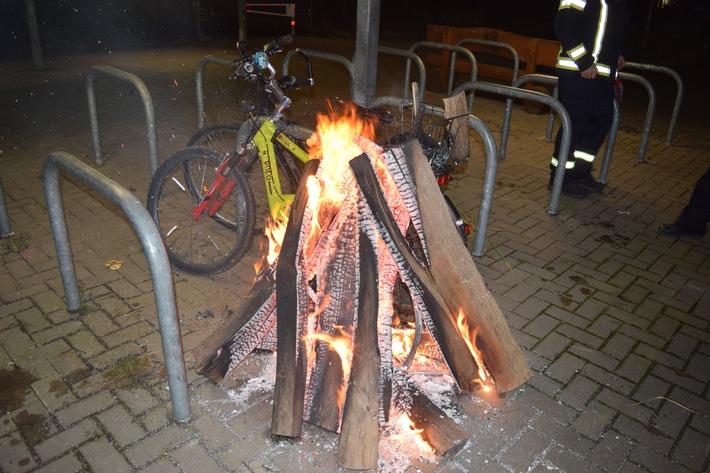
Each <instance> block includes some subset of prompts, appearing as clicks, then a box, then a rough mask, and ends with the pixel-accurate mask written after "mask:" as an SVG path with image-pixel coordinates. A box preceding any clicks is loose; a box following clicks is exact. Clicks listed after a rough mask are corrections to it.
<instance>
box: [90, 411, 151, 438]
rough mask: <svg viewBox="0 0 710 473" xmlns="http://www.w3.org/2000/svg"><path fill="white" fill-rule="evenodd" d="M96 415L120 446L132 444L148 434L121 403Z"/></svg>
mask: <svg viewBox="0 0 710 473" xmlns="http://www.w3.org/2000/svg"><path fill="white" fill-rule="evenodd" d="M96 417H97V418H98V419H99V421H100V422H101V424H102V425H103V427H104V429H106V431H108V433H109V435H110V436H111V437H112V438H113V441H114V442H115V443H116V444H117V445H118V446H119V447H125V446H127V445H129V444H132V443H133V442H136V441H137V440H139V439H141V438H143V437H144V436H145V434H146V433H145V431H144V430H143V428H142V427H141V426H140V425H139V424H138V422H137V421H136V420H134V419H133V417H132V416H131V414H130V413H129V412H128V411H127V410H126V409H125V408H124V407H123V406H121V405H116V406H113V407H112V408H110V409H108V410H106V411H104V412H101V413H100V414H98V415H97V416H96Z"/></svg>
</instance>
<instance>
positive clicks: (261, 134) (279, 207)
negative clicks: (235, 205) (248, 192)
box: [252, 120, 309, 220]
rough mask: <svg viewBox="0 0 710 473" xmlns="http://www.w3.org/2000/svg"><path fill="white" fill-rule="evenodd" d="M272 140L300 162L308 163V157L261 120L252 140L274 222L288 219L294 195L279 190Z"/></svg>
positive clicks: (269, 123)
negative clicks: (257, 155)
mask: <svg viewBox="0 0 710 473" xmlns="http://www.w3.org/2000/svg"><path fill="white" fill-rule="evenodd" d="M274 139H275V140H276V141H277V142H278V143H279V144H281V145H282V146H283V147H284V148H286V150H288V151H289V152H290V153H291V154H293V155H294V156H295V157H296V158H297V159H298V160H299V161H301V162H304V163H305V162H306V161H308V160H309V156H308V152H307V151H305V150H304V149H303V148H301V147H300V146H298V145H297V144H296V143H294V142H293V140H291V138H289V137H288V136H287V135H286V134H284V133H282V132H279V133H277V132H276V126H275V125H274V124H273V123H272V122H271V121H270V120H263V123H262V124H261V126H260V127H259V130H258V131H257V132H256V134H255V135H254V138H253V139H252V142H253V143H254V145H255V146H256V148H257V150H258V152H259V161H260V162H261V169H262V171H263V174H264V186H265V189H266V196H267V199H268V202H269V212H270V214H271V217H272V218H273V219H275V220H285V219H287V218H288V212H289V208H290V206H291V204H292V203H293V199H294V198H295V194H284V193H283V192H282V190H281V181H280V180H279V170H278V166H277V165H276V163H277V160H276V152H275V150H274V143H273V140H274Z"/></svg>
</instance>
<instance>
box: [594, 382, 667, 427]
mask: <svg viewBox="0 0 710 473" xmlns="http://www.w3.org/2000/svg"><path fill="white" fill-rule="evenodd" d="M595 399H596V400H597V401H599V402H600V403H602V404H604V405H605V406H607V407H609V408H611V409H614V410H616V411H618V412H621V413H623V414H624V415H626V416H629V417H631V418H632V419H636V420H638V421H640V422H642V423H647V422H648V421H649V420H651V418H652V417H653V413H654V411H655V407H654V408H650V407H647V406H646V403H643V404H642V403H638V402H634V401H633V400H632V399H630V398H628V397H626V396H622V395H620V394H619V393H618V392H615V391H613V390H611V389H607V388H604V389H602V391H601V392H600V393H599V394H597V397H596V398H595ZM651 405H653V404H651Z"/></svg>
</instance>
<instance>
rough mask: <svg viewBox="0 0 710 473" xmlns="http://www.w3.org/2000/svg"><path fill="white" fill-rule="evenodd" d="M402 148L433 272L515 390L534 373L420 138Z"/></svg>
mask: <svg viewBox="0 0 710 473" xmlns="http://www.w3.org/2000/svg"><path fill="white" fill-rule="evenodd" d="M395 151H397V150H395ZM402 151H403V152H404V155H405V156H407V157H408V158H409V159H410V160H411V163H412V169H413V171H414V182H415V186H416V189H417V196H418V199H419V209H420V212H421V215H422V222H423V232H424V239H425V240H426V242H427V245H426V246H427V249H428V251H429V267H430V270H431V274H432V276H433V278H434V280H435V281H437V282H440V283H441V284H439V285H438V287H439V289H440V291H441V295H442V297H443V300H444V301H445V303H446V304H447V306H448V307H449V310H450V312H451V313H453V314H455V315H456V316H457V317H458V314H459V313H460V314H462V316H464V317H465V319H466V324H467V326H468V329H469V331H470V335H471V338H472V339H473V333H475V334H476V336H475V340H473V342H474V343H475V345H476V348H477V349H478V350H480V352H481V359H482V360H483V364H485V369H486V370H487V371H488V372H489V373H490V375H491V377H492V378H493V380H494V381H495V388H496V390H497V391H498V392H499V393H504V392H507V391H511V390H513V389H515V388H517V387H519V386H520V385H522V384H523V383H525V382H526V381H527V380H528V379H530V377H531V376H532V373H531V372H530V368H529V367H528V365H527V362H526V361H525V358H524V357H523V353H522V351H521V349H520V346H519V345H518V343H517V342H516V341H515V339H514V338H513V335H512V333H511V331H510V327H509V326H508V323H507V321H506V320H505V317H504V316H503V313H502V312H501V309H500V307H499V306H498V303H497V302H496V301H495V299H494V298H493V295H492V294H491V293H490V291H489V290H488V288H487V287H486V284H485V281H484V280H483V278H482V277H481V275H480V273H479V272H478V269H477V268H476V265H475V262H474V261H473V258H472V257H471V255H470V253H469V252H468V249H467V248H466V246H465V245H464V244H463V242H462V240H461V238H460V237H459V235H458V232H457V230H456V228H455V225H454V223H453V219H452V218H451V216H450V215H449V214H448V212H447V211H446V209H447V205H446V202H445V201H444V197H443V195H442V194H441V191H440V189H439V186H438V184H437V182H436V178H435V177H434V174H433V173H432V171H431V168H430V166H429V164H428V162H427V158H426V156H425V155H424V153H423V151H422V149H421V147H420V146H419V143H418V142H416V141H410V142H408V143H404V144H403V145H402Z"/></svg>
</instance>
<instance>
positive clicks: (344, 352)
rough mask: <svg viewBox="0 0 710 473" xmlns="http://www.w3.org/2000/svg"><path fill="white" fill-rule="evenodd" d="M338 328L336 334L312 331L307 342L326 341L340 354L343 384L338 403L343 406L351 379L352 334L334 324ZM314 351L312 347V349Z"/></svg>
mask: <svg viewBox="0 0 710 473" xmlns="http://www.w3.org/2000/svg"><path fill="white" fill-rule="evenodd" d="M333 327H334V328H335V329H336V330H337V332H338V333H337V334H336V335H330V334H327V333H322V332H318V333H310V334H308V335H306V336H305V338H306V342H308V343H309V344H313V343H315V342H317V341H322V342H325V343H326V344H327V345H328V348H329V349H330V350H333V351H334V352H336V353H337V354H338V357H339V358H340V364H341V367H342V370H343V380H344V382H343V384H341V385H340V388H339V389H338V405H339V406H342V405H343V403H344V401H345V389H346V386H347V383H348V380H349V379H350V358H351V353H352V336H351V335H350V334H349V333H347V332H346V331H345V330H343V327H341V326H333ZM311 351H312V349H311Z"/></svg>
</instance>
